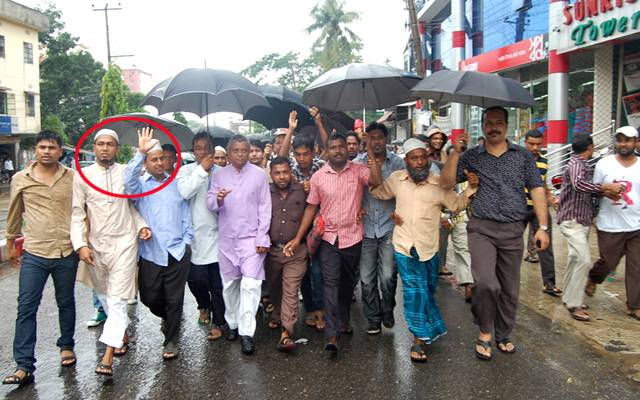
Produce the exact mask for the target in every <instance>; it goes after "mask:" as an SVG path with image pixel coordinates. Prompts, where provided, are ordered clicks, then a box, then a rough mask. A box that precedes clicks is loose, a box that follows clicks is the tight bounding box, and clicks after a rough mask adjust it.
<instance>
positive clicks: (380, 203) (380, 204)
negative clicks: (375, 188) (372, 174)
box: [353, 151, 405, 239]
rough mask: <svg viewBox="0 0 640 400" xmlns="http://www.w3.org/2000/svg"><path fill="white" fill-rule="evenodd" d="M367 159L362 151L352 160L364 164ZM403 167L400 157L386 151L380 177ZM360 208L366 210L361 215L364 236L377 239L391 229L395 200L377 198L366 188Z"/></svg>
mask: <svg viewBox="0 0 640 400" xmlns="http://www.w3.org/2000/svg"><path fill="white" fill-rule="evenodd" d="M368 160H369V156H368V155H367V153H363V154H361V155H359V156H358V157H356V159H355V160H353V161H354V162H357V163H361V164H365V165H366V164H367V161H368ZM404 168H405V164H404V161H403V160H402V158H400V157H399V156H397V155H396V154H394V153H391V152H389V151H387V158H386V159H385V160H384V163H383V164H382V178H383V179H387V178H388V177H389V175H391V173H393V172H395V171H398V170H401V169H404ZM362 208H363V209H364V210H365V211H366V213H365V214H364V216H363V217H362V224H363V225H364V237H366V238H369V239H379V238H381V237H383V236H384V235H386V234H387V233H389V232H391V231H392V230H393V222H392V221H391V214H392V213H393V211H394V210H395V209H396V201H395V200H378V199H376V198H374V197H373V196H371V193H369V191H368V190H365V192H364V196H363V197H362Z"/></svg>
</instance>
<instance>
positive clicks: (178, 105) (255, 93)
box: [141, 68, 269, 117]
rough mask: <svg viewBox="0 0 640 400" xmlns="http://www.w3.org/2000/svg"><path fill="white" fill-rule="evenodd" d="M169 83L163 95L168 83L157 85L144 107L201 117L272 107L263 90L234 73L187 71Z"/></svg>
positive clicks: (190, 69)
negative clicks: (223, 112) (256, 107)
mask: <svg viewBox="0 0 640 400" xmlns="http://www.w3.org/2000/svg"><path fill="white" fill-rule="evenodd" d="M167 81H168V82H167V85H166V87H165V88H164V92H163V90H162V87H163V85H162V83H163V82H166V81H163V82H161V83H160V84H158V85H156V87H155V88H154V89H153V90H152V91H151V92H149V94H147V96H146V97H145V100H143V102H142V103H141V104H142V105H153V106H154V107H156V108H157V109H158V113H159V114H165V113H169V112H178V111H185V112H190V113H193V114H196V115H198V116H199V117H203V116H205V115H209V114H211V113H214V112H220V111H227V112H234V113H238V114H244V113H246V112H247V111H248V110H249V109H250V108H251V107H255V106H265V107H269V102H267V100H266V99H265V98H264V96H263V95H262V93H261V92H260V88H259V87H258V86H257V85H255V84H254V83H252V82H251V81H250V80H248V79H247V78H245V77H243V76H242V75H240V74H236V73H235V72H231V71H226V70H221V69H210V68H188V69H185V70H184V71H182V72H180V73H179V74H177V75H176V76H174V77H173V78H169V79H168V80H167ZM154 91H155V92H154ZM160 97H161V98H162V99H161V101H159V99H160Z"/></svg>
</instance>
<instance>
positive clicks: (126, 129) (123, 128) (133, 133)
mask: <svg viewBox="0 0 640 400" xmlns="http://www.w3.org/2000/svg"><path fill="white" fill-rule="evenodd" d="M117 117H138V118H145V119H150V120H152V121H154V122H157V123H159V124H162V125H163V126H164V127H165V128H167V129H168V130H169V132H171V134H172V135H173V136H175V137H176V140H177V141H178V143H180V148H181V149H182V150H183V151H187V150H190V149H191V140H192V139H193V132H192V131H191V129H189V127H188V126H186V125H183V124H181V123H179V122H176V121H174V120H171V119H167V118H162V117H156V116H154V115H149V114H144V113H132V114H123V115H115V116H113V117H111V118H117ZM146 126H149V124H147V123H144V122H138V121H132V120H125V121H117V122H112V123H110V124H107V125H105V126H104V128H108V129H113V130H114V131H116V132H117V133H118V136H119V137H120V144H128V145H130V146H134V147H137V146H138V129H142V128H144V127H146ZM152 128H153V127H152ZM153 136H154V138H156V139H158V140H160V143H162V144H165V143H171V144H173V142H172V141H171V139H170V138H169V136H167V135H166V134H165V133H164V132H162V131H160V130H159V129H155V128H154V134H153Z"/></svg>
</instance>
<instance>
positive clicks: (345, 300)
mask: <svg viewBox="0 0 640 400" xmlns="http://www.w3.org/2000/svg"><path fill="white" fill-rule="evenodd" d="M336 244H337V242H336ZM361 249H362V242H358V243H357V244H355V245H353V246H351V247H347V248H345V249H339V248H338V247H337V246H335V245H332V244H330V243H329V242H325V241H324V240H323V241H322V244H321V245H320V250H319V251H320V262H321V263H322V276H323V278H324V315H325V320H326V321H327V326H326V328H325V330H324V336H325V337H326V338H330V337H332V336H340V329H341V328H342V326H343V325H345V326H346V325H348V324H349V320H350V317H351V296H352V295H353V289H354V288H355V287H356V283H357V282H356V272H357V270H358V264H359V263H360V252H361Z"/></svg>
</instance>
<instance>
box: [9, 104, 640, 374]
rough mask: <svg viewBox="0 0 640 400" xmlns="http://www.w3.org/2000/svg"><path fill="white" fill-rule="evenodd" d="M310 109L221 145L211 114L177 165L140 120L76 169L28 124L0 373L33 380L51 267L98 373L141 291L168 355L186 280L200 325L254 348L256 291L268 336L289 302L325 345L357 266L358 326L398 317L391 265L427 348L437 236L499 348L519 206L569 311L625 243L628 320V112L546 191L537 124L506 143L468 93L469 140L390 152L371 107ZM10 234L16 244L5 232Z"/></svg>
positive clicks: (109, 370) (341, 321) (631, 163)
mask: <svg viewBox="0 0 640 400" xmlns="http://www.w3.org/2000/svg"><path fill="white" fill-rule="evenodd" d="M311 111H312V116H313V118H314V121H315V124H316V128H317V132H318V134H317V135H315V136H314V135H309V134H302V133H297V114H296V113H295V112H292V113H291V115H290V118H289V126H288V128H287V129H283V130H279V131H278V132H277V134H276V135H275V137H274V140H273V143H270V144H268V145H266V146H265V145H263V144H262V143H261V142H259V141H253V140H250V139H248V138H247V137H244V136H242V135H236V136H234V137H232V138H231V139H230V140H229V142H228V145H227V148H226V149H225V148H222V147H216V146H214V145H213V143H212V139H211V137H210V136H209V135H208V134H207V133H199V134H197V135H195V136H194V138H193V148H192V151H193V153H194V155H195V160H196V161H195V162H194V163H192V164H187V165H184V166H182V167H180V169H179V171H178V173H177V176H176V179H175V180H173V181H171V180H169V175H170V174H171V172H172V171H173V168H174V167H176V166H175V165H174V164H175V149H173V148H171V147H167V146H160V144H159V142H158V140H157V138H154V137H153V131H152V130H151V129H149V128H145V129H142V130H141V131H139V133H138V147H137V152H136V154H135V156H134V157H133V159H132V160H130V161H129V163H128V164H127V165H123V164H119V163H117V162H116V161H115V160H116V155H117V153H118V149H119V145H120V137H119V135H118V133H117V132H115V131H113V130H110V129H102V130H100V131H98V132H97V133H96V134H95V137H94V142H93V150H94V152H95V155H96V162H95V164H93V165H91V166H88V167H85V168H83V169H82V171H76V172H74V171H73V170H71V169H69V168H66V167H65V166H63V165H62V164H60V163H59V161H58V160H59V158H60V156H61V154H62V141H61V139H60V137H59V136H58V135H57V134H55V133H53V132H48V131H45V132H41V133H40V134H39V135H38V136H37V138H36V144H35V158H36V161H35V162H34V163H32V164H30V165H29V167H28V168H26V169H25V170H24V171H21V172H19V173H17V174H16V175H15V176H14V177H13V180H12V183H11V199H10V206H9V213H8V226H7V234H6V237H7V250H8V254H9V258H10V260H11V261H12V262H13V263H14V264H17V263H19V262H21V269H20V279H19V288H18V291H19V296H18V315H17V319H16V327H15V338H14V346H13V352H14V359H15V362H16V364H17V367H16V371H15V372H14V373H13V374H11V375H9V376H7V377H6V378H5V379H4V381H3V383H5V384H26V383H29V382H32V381H33V379H34V370H35V363H36V359H35V356H34V349H35V343H36V314H37V310H38V306H39V303H40V300H41V298H42V292H43V288H44V286H45V283H46V281H47V280H48V277H49V275H51V276H52V278H53V281H54V285H55V296H56V300H57V304H58V309H59V321H60V338H59V340H58V342H57V346H58V347H59V348H60V358H61V361H60V362H61V365H62V366H65V367H68V366H71V365H74V364H75V363H76V356H75V353H74V351H73V348H74V339H73V337H74V331H75V320H76V316H75V299H74V285H75V281H76V280H78V281H81V282H83V283H84V284H85V285H87V286H88V287H90V288H92V289H93V290H94V294H95V296H96V298H97V299H96V300H95V301H94V303H95V304H96V307H97V308H100V309H101V312H103V314H104V318H102V320H105V319H106V320H105V321H104V327H103V331H102V335H101V336H100V342H102V343H104V345H105V352H104V355H103V357H102V359H101V360H100V362H99V364H98V366H97V367H96V369H95V372H96V373H97V374H99V375H106V376H111V375H113V360H114V357H118V356H124V355H125V354H127V352H128V346H129V337H128V334H127V327H128V325H129V322H130V321H129V319H128V317H127V304H128V302H131V301H133V300H134V299H135V298H136V296H138V295H139V298H140V301H141V302H142V304H144V305H145V306H146V307H148V308H149V310H150V311H151V313H152V314H154V315H155V316H157V317H158V318H159V319H160V329H161V332H162V335H163V337H164V342H163V347H162V351H161V355H162V357H163V359H165V360H172V359H174V358H176V357H177V356H178V354H179V348H178V339H179V335H180V323H181V319H182V312H183V300H184V295H185V286H188V287H189V290H190V291H191V293H192V294H193V296H194V297H195V299H196V303H197V307H198V310H199V315H198V322H199V323H200V324H201V325H205V326H207V327H208V330H207V339H209V340H212V341H214V340H218V339H220V338H223V337H224V338H226V339H227V340H238V339H239V340H240V344H241V350H242V352H243V353H244V354H247V355H249V354H253V353H254V352H255V350H256V347H255V342H254V336H255V331H256V323H257V322H256V313H257V312H258V309H259V307H260V306H261V304H262V305H263V306H264V309H265V312H268V313H270V315H271V319H270V320H269V322H268V326H269V328H271V329H278V330H279V331H280V336H279V338H278V342H277V345H276V346H277V349H278V350H280V351H283V352H290V351H293V350H294V349H295V348H296V342H295V336H296V333H295V327H296V324H297V321H298V320H299V319H303V322H304V324H306V325H307V326H309V327H312V328H314V329H316V330H317V331H319V332H323V333H324V337H325V347H324V348H325V350H326V351H327V352H329V353H337V352H338V350H339V339H340V337H341V336H342V335H348V334H352V333H353V328H352V326H351V324H350V313H351V307H352V297H353V293H354V289H355V287H356V285H357V283H358V281H360V283H361V293H362V305H363V313H364V316H365V317H366V319H367V322H368V324H367V328H366V333H367V334H370V335H375V334H378V333H380V332H381V330H382V328H383V327H384V328H385V329H392V328H393V327H394V325H395V320H394V308H395V305H396V304H395V296H396V286H397V276H398V275H399V276H400V281H401V285H402V294H403V303H404V304H403V310H404V317H405V320H406V324H407V327H408V329H409V332H410V334H411V335H412V338H413V342H412V345H411V347H410V349H408V354H409V356H410V358H411V360H412V361H414V362H425V361H426V360H427V358H428V357H427V345H429V344H431V343H433V342H434V341H436V340H437V339H438V338H439V337H441V336H442V335H444V334H446V333H447V328H446V324H445V321H444V320H443V318H442V315H441V314H440V310H439V307H438V304H437V302H436V299H435V297H434V294H435V291H436V288H437V286H438V279H439V276H441V275H451V274H452V273H451V272H449V271H448V270H447V269H446V262H445V261H443V259H445V257H446V253H447V247H446V244H447V243H448V238H449V236H450V237H451V239H452V240H451V242H452V245H453V250H454V254H455V264H454V265H455V277H454V278H453V279H454V280H455V282H457V284H458V285H459V286H460V287H461V288H462V290H463V292H464V294H465V298H466V299H467V301H468V302H470V303H471V304H472V305H471V313H472V315H473V319H474V321H475V323H476V324H477V325H478V328H479V331H478V336H477V340H476V342H475V349H474V351H475V354H476V356H477V357H478V358H480V359H482V360H490V359H491V358H492V357H493V354H492V346H493V343H494V342H495V345H496V347H497V349H498V350H499V351H501V352H503V353H506V354H511V353H514V352H515V351H516V350H517V347H516V345H515V344H514V343H513V341H512V340H511V339H510V335H511V333H512V331H513V328H514V326H515V320H516V311H517V305H518V295H519V286H520V265H521V262H522V257H523V255H524V250H525V246H524V241H523V234H524V231H525V227H526V225H529V231H530V232H531V234H530V237H529V238H528V239H527V243H530V253H529V254H528V256H527V257H528V259H529V260H532V259H531V258H529V257H533V254H535V257H539V261H540V263H541V273H542V287H543V291H544V292H545V293H547V294H549V295H551V296H556V297H559V296H561V295H562V301H563V303H564V304H565V306H566V307H567V309H568V311H569V312H570V315H571V316H572V317H573V318H575V319H576V320H579V321H588V320H589V319H590V316H589V315H588V314H587V313H586V312H585V311H584V310H585V308H586V307H587V306H586V305H585V304H584V296H583V295H584V294H586V295H587V296H592V295H593V294H594V292H595V290H596V287H597V285H598V284H600V283H602V282H603V280H604V279H605V278H606V276H607V275H608V274H609V273H610V272H611V271H613V270H614V269H615V268H616V266H617V264H618V262H619V261H620V259H621V257H622V256H625V258H626V266H625V267H626V278H625V282H626V297H627V307H628V310H627V312H628V313H629V315H630V316H632V317H634V318H636V319H639V320H640V162H638V155H637V150H636V148H637V146H638V143H639V140H638V131H637V130H636V129H635V128H633V127H630V126H627V127H622V128H620V129H618V130H617V131H616V133H615V152H614V154H611V155H607V156H606V157H604V158H602V159H600V160H599V161H598V162H597V164H596V167H595V173H593V174H592V173H591V168H590V165H589V160H590V158H591V157H592V155H593V142H592V139H591V137H590V136H577V137H575V138H574V139H573V142H572V147H573V155H572V156H571V160H570V162H569V165H568V167H567V169H566V172H564V177H563V178H564V181H563V185H562V189H561V193H560V196H559V199H557V200H556V198H555V197H554V196H553V194H552V192H551V190H550V188H548V187H547V186H546V183H545V181H546V180H547V179H546V178H547V177H546V173H547V161H546V159H545V158H544V157H543V155H542V154H541V151H540V150H541V147H542V142H543V138H542V134H541V133H540V132H538V131H530V132H528V133H527V134H526V138H525V146H526V148H525V147H521V146H518V145H516V144H514V143H512V142H510V141H509V140H508V139H507V130H508V129H507V127H508V113H507V111H506V110H505V109H503V108H499V107H493V108H488V109H486V110H484V113H483V115H482V127H483V134H484V137H483V141H482V143H481V144H478V145H475V146H470V144H469V138H468V135H466V134H462V135H460V136H459V137H457V138H456V139H455V141H454V142H452V143H449V144H448V146H447V142H448V141H449V138H448V137H447V135H446V134H445V132H444V131H442V130H441V129H439V128H437V127H432V128H430V129H429V130H428V131H427V133H426V135H424V136H417V137H414V138H411V139H408V140H407V141H406V142H405V143H404V145H403V150H404V159H403V158H402V157H401V156H399V155H397V154H394V153H393V152H391V151H389V150H388V148H387V143H388V131H387V128H386V126H385V125H384V124H380V123H376V122H373V123H370V124H369V125H367V126H366V127H365V126H364V124H363V123H362V121H357V122H356V125H355V126H354V131H353V132H350V133H348V134H347V135H343V134H340V133H335V132H332V133H331V134H328V132H327V131H326V130H325V128H324V126H323V123H322V118H321V116H320V113H319V112H318V110H317V109H312V110H311ZM80 172H81V173H80ZM81 174H82V175H84V178H83V177H82V176H81ZM97 189H101V190H97ZM150 192H151V194H149V193H150ZM123 195H131V196H130V197H132V196H133V198H127V197H126V196H123ZM596 204H597V205H598V206H599V212H598V213H597V219H596V227H597V230H598V235H597V237H598V246H599V248H600V259H599V260H598V261H597V262H596V263H595V264H591V260H590V259H589V253H590V251H589V244H588V232H589V228H590V226H591V222H592V219H593V217H594V213H595V211H594V210H595V208H594V205H596ZM549 207H552V208H557V216H556V222H557V223H558V224H559V227H560V230H561V232H562V234H563V235H564V236H565V238H566V239H567V244H568V265H567V268H566V272H565V276H564V280H563V285H564V292H563V291H562V290H561V289H560V288H558V287H557V285H556V278H555V265H554V255H553V251H552V247H551V235H550V233H551V225H552V221H551V213H550V212H549ZM22 235H24V236H25V243H24V250H25V251H24V255H23V256H22V259H21V261H20V260H18V254H17V253H16V251H15V249H14V242H15V239H17V238H18V237H20V236H22ZM300 293H301V294H302V298H303V310H304V317H299V309H300V306H299V294H300ZM102 320H100V321H98V322H97V323H95V324H93V325H97V324H99V323H101V322H102Z"/></svg>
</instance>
